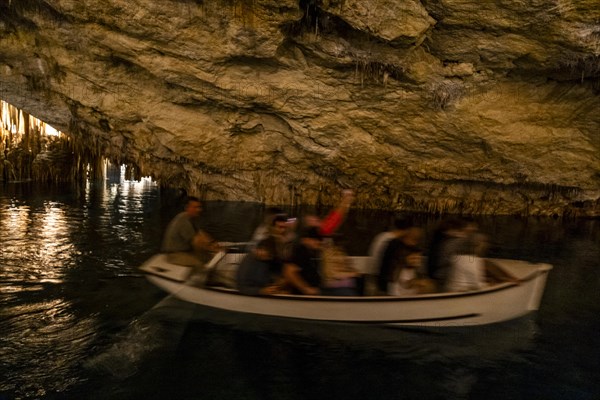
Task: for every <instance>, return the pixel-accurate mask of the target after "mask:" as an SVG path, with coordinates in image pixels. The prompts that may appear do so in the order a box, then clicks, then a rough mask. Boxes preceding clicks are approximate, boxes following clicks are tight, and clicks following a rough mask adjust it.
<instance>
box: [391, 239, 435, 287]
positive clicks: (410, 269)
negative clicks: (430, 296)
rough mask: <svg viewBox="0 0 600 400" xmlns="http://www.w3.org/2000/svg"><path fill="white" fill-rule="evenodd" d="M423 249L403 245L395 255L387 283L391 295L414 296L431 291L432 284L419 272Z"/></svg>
mask: <svg viewBox="0 0 600 400" xmlns="http://www.w3.org/2000/svg"><path fill="white" fill-rule="evenodd" d="M422 260H423V251H422V250H421V249H420V248H418V247H416V246H405V247H404V248H402V249H401V250H400V254H399V255H398V256H397V262H396V265H395V267H394V270H393V272H392V280H391V282H389V283H388V294H389V295H391V296H414V295H417V294H424V293H432V292H433V291H434V287H435V286H434V284H433V282H431V280H429V279H427V278H423V277H422V276H421V274H420V272H419V271H420V270H421V268H422Z"/></svg>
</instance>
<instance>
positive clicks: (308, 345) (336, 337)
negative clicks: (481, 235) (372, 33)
mask: <svg viewBox="0 0 600 400" xmlns="http://www.w3.org/2000/svg"><path fill="white" fill-rule="evenodd" d="M180 206H181V197H180V196H178V194H177V193H172V192H165V191H161V190H159V189H158V188H157V187H156V186H155V185H154V184H152V183H151V182H149V181H142V182H128V181H125V180H123V179H121V178H119V179H113V180H112V181H107V182H105V183H104V184H100V185H95V184H94V185H92V184H87V185H85V186H83V187H79V188H73V187H66V188H65V187H63V188H56V187H42V186H36V185H31V184H14V185H4V186H0V291H1V297H0V332H1V335H0V399H18V398H19V399H84V398H85V399H165V398H168V399H199V398H202V399H224V398H235V399H240V398H241V399H320V398H328V399H331V398H351V399H352V398H356V399H358V398H360V399H380V398H381V399H390V398H392V399H414V398H422V399H448V398H456V399H532V398H535V399H565V398H568V399H598V398H600V387H599V384H598V382H599V381H600V375H599V372H598V371H600V365H599V364H600V362H599V360H600V351H599V349H600V339H599V335H598V332H599V331H600V302H599V301H598V300H599V297H598V293H599V292H600V273H599V267H600V265H599V263H598V260H599V259H600V245H599V243H600V226H599V223H600V221H597V220H580V221H564V220H554V219H536V218H529V219H522V218H513V217H496V218H490V217H488V218H479V219H478V222H479V223H480V226H481V229H482V231H484V232H486V233H488V234H489V235H490V236H491V237H492V242H493V243H494V246H493V247H492V249H491V254H490V255H491V256H496V257H506V258H518V259H525V260H529V261H534V262H547V263H550V264H553V265H554V269H553V270H552V271H551V273H550V275H549V279H548V286H547V290H546V293H545V295H544V298H543V302H542V308H541V310H540V311H539V312H538V313H536V314H534V315H532V316H530V317H528V318H523V319H520V320H517V321H512V322H509V323H503V324H498V325H493V326H487V327H478V328H457V329H452V330H439V331H431V330H419V329H401V330H398V329H388V328H372V327H352V326H347V325H334V324H315V323H307V322H297V321H296V322H290V321H284V320H281V319H269V318H256V317H252V316H244V315H236V314H233V313H226V312H221V311H215V310H211V309H206V308H202V307H198V306H192V305H189V304H185V303H183V302H180V301H178V300H175V299H173V298H170V297H167V296H166V295H165V294H164V293H163V292H161V291H160V290H158V289H157V288H155V287H153V286H152V285H150V284H149V283H147V282H146V280H145V279H144V278H143V277H142V276H141V275H140V274H139V273H138V272H137V270H136V268H137V266H138V265H140V264H141V263H142V262H143V261H144V260H145V259H147V258H148V257H149V256H151V255H152V254H154V253H155V252H156V251H157V249H158V247H159V244H160V239H161V236H162V232H163V230H164V227H165V226H166V224H167V223H168V221H169V220H170V219H171V218H172V217H173V216H174V215H175V213H177V212H178V211H179V210H180ZM290 211H292V212H294V213H298V212H301V211H305V212H307V211H308V210H290ZM310 211H315V212H317V213H321V214H322V213H324V212H325V211H326V210H321V209H317V210H310ZM261 213H262V207H260V206H259V205H257V204H250V203H226V202H211V203H207V204H206V205H205V210H204V214H203V222H204V226H205V228H206V229H207V230H209V231H210V232H211V233H213V235H214V236H215V237H217V238H218V239H219V240H227V241H243V240H247V239H248V237H250V234H251V232H252V230H253V228H254V227H255V226H256V225H257V224H258V222H259V221H260V217H261ZM389 216H390V215H389V213H385V212H375V211H360V212H358V211H353V212H352V213H351V214H350V215H349V217H348V219H347V221H346V222H345V224H344V225H343V227H342V233H343V234H344V235H345V236H346V237H348V239H349V242H350V244H351V246H350V252H351V253H352V254H354V255H362V254H365V252H366V250H367V247H368V244H369V241H370V239H371V238H372V236H373V235H374V234H375V233H377V232H379V231H381V230H383V229H385V226H386V223H387V221H388V220H389ZM418 219H419V221H420V223H421V225H422V226H424V227H425V228H426V229H427V230H428V231H430V230H431V227H432V226H433V225H434V224H435V222H436V220H437V219H436V218H435V217H432V216H420V217H418Z"/></svg>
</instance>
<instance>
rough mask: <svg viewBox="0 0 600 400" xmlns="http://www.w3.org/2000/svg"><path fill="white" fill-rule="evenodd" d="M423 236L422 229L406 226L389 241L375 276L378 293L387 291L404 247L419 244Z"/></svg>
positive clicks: (403, 253)
mask: <svg viewBox="0 0 600 400" xmlns="http://www.w3.org/2000/svg"><path fill="white" fill-rule="evenodd" d="M422 237H423V230H422V229H421V228H417V227H415V226H413V227H410V228H408V229H407V230H406V231H405V233H404V234H403V235H402V236H401V237H398V238H395V239H392V240H390V241H389V243H388V246H387V248H386V249H385V252H384V253H383V257H382V260H381V265H380V267H379V275H378V276H377V289H378V294H380V295H381V294H387V293H388V284H389V283H390V282H392V281H393V273H394V271H395V269H396V265H397V264H398V262H401V259H402V257H403V256H404V255H405V249H406V247H414V246H417V245H419V243H420V241H421V238H422Z"/></svg>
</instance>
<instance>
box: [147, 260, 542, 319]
mask: <svg viewBox="0 0 600 400" xmlns="http://www.w3.org/2000/svg"><path fill="white" fill-rule="evenodd" d="M493 261H494V262H496V263H497V264H499V265H500V266H502V267H504V268H507V269H509V270H510V271H511V272H512V273H514V274H515V275H517V276H518V277H520V278H521V282H520V283H519V284H515V283H502V284H499V285H495V286H491V287H488V288H486V289H484V290H478V291H471V292H462V293H437V294H428V295H420V296H413V297H393V296H356V297H345V296H344V297H341V296H340V297H335V296H297V295H273V296H247V295H243V294H240V293H239V292H237V291H236V290H233V289H227V288H203V287H196V286H194V285H192V284H189V283H186V282H185V281H183V279H184V278H183V276H184V275H185V273H184V272H185V271H184V270H181V268H185V267H180V266H173V265H172V264H166V263H165V262H164V259H163V260H162V261H161V259H160V258H157V259H156V260H155V261H154V262H148V263H146V264H145V265H144V266H142V268H141V269H142V270H143V271H144V272H145V273H146V274H147V276H148V279H149V280H150V282H152V283H153V284H155V285H156V286H158V287H160V288H162V289H163V290H165V291H167V292H169V293H171V294H173V295H174V296H176V297H177V298H179V299H181V300H184V301H187V302H191V303H195V304H200V305H204V306H208V307H214V308H219V309H224V310H229V311H235V312H241V313H250V314H259V315H268V316H274V317H285V318H297V319H306V320H316V321H331V322H344V323H357V324H385V325H397V326H429V327H447V326H454V327H460V326H472V325H484V324H491V323H496V322H502V321H507V320H511V319H514V318H518V317H521V316H523V315H525V314H527V313H529V312H531V311H535V310H537V309H538V308H539V305H540V301H541V297H542V294H543V291H544V287H545V283H546V278H547V274H548V271H549V270H550V269H551V266H550V265H548V264H530V263H527V262H524V261H517V260H493ZM157 265H159V267H156V266H157ZM156 268H160V270H161V271H162V272H161V271H158V270H157V269H156ZM165 271H167V272H166V273H165Z"/></svg>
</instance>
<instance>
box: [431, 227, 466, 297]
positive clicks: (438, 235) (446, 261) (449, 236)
mask: <svg viewBox="0 0 600 400" xmlns="http://www.w3.org/2000/svg"><path fill="white" fill-rule="evenodd" d="M475 231H476V225H475V224H474V223H471V222H469V221H467V220H465V219H457V218H447V219H444V220H442V221H441V222H440V223H439V225H438V227H437V228H436V229H435V231H434V232H433V238H432V240H431V243H430V245H429V254H428V257H427V275H428V276H429V278H431V279H433V280H434V282H435V283H436V285H437V290H438V291H443V290H445V288H446V286H447V280H448V274H449V271H450V268H451V266H452V257H453V256H454V255H456V254H457V251H458V249H459V248H460V247H461V244H462V243H463V241H464V239H465V237H467V236H469V235H471V234H472V233H474V232H475Z"/></svg>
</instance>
